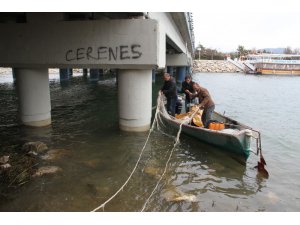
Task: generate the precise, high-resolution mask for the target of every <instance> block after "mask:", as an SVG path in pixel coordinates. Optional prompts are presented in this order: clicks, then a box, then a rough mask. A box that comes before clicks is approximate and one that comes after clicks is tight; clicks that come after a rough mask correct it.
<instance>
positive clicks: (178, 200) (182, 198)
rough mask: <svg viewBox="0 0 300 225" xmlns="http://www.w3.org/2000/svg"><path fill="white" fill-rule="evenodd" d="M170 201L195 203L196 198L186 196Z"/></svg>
mask: <svg viewBox="0 0 300 225" xmlns="http://www.w3.org/2000/svg"><path fill="white" fill-rule="evenodd" d="M172 201H173V202H181V201H187V202H197V197H196V195H190V194H186V195H182V196H179V197H176V198H174V199H172Z"/></svg>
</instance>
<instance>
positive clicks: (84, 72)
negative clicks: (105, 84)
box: [82, 69, 88, 77]
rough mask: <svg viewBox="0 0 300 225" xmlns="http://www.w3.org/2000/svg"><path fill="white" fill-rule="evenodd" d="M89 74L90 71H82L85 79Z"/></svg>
mask: <svg viewBox="0 0 300 225" xmlns="http://www.w3.org/2000/svg"><path fill="white" fill-rule="evenodd" d="M87 74H88V70H87V69H82V75H83V76H84V77H87Z"/></svg>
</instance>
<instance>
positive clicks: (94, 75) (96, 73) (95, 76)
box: [90, 69, 103, 81]
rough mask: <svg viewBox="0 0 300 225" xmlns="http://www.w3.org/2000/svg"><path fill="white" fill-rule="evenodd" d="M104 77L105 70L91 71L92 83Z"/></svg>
mask: <svg viewBox="0 0 300 225" xmlns="http://www.w3.org/2000/svg"><path fill="white" fill-rule="evenodd" d="M100 76H103V69H90V81H98V80H99V77H100Z"/></svg>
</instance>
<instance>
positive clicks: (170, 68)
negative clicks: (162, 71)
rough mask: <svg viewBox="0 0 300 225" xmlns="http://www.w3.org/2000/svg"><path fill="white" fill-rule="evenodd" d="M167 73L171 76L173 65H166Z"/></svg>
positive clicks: (172, 74)
mask: <svg viewBox="0 0 300 225" xmlns="http://www.w3.org/2000/svg"><path fill="white" fill-rule="evenodd" d="M167 73H168V74H170V75H171V76H174V67H173V66H168V67H167Z"/></svg>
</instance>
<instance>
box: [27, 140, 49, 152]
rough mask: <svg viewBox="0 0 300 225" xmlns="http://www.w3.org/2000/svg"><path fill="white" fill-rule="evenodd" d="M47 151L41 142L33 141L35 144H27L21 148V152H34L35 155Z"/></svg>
mask: <svg viewBox="0 0 300 225" xmlns="http://www.w3.org/2000/svg"><path fill="white" fill-rule="evenodd" d="M47 149H48V146H47V145H46V144H45V143H43V142H41V141H35V142H27V143H25V144H24V145H23V146H22V150H23V151H25V152H27V153H29V152H30V151H32V152H36V153H42V152H44V151H46V150H47Z"/></svg>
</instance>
